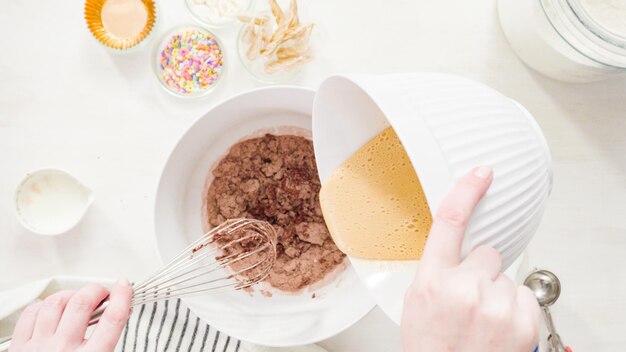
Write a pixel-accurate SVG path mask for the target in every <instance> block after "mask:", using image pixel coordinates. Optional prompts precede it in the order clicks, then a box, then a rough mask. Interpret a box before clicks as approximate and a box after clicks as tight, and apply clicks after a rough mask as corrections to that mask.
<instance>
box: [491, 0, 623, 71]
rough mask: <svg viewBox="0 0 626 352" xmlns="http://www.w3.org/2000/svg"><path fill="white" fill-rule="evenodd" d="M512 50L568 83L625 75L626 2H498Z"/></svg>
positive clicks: (530, 64) (526, 0) (599, 0)
mask: <svg viewBox="0 0 626 352" xmlns="http://www.w3.org/2000/svg"><path fill="white" fill-rule="evenodd" d="M498 13H499V16H500V23H501V25H502V29H503V30H504V34H505V35H506V37H507V39H508V41H509V43H510V44H511V46H512V47H513V50H515V52H516V53H517V55H518V56H519V57H520V58H521V59H522V61H524V62H525V63H526V64H527V65H528V66H530V67H532V68H533V69H535V70H537V71H539V72H541V73H542V74H544V75H546V76H548V77H551V78H554V79H557V80H561V81H566V82H591V81H599V80H603V79H607V78H610V77H616V76H620V75H626V0H499V1H498Z"/></svg>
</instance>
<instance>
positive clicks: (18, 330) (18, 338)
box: [11, 302, 43, 346]
mask: <svg viewBox="0 0 626 352" xmlns="http://www.w3.org/2000/svg"><path fill="white" fill-rule="evenodd" d="M42 304H43V302H37V303H33V304H31V305H30V306H28V307H26V309H24V311H23V312H22V314H21V315H20V317H19V319H18V320H17V324H15V329H14V330H13V336H12V342H11V345H12V346H21V345H22V344H24V343H25V342H27V341H28V340H30V338H31V337H32V336H33V330H34V329H35V322H36V321H37V315H38V314H39V310H40V309H41V305H42Z"/></svg>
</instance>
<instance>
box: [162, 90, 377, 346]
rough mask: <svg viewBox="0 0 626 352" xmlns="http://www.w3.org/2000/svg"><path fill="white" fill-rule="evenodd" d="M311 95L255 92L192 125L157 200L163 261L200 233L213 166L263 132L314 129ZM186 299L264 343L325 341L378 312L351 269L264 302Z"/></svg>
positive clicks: (236, 297)
mask: <svg viewBox="0 0 626 352" xmlns="http://www.w3.org/2000/svg"><path fill="white" fill-rule="evenodd" d="M314 94H315V92H314V91H312V90H308V89H303V88H295V87H273V88H264V89H258V90H254V91H251V92H247V93H244V94H241V95H238V96H235V97H233V98H231V99H229V100H226V101H225V102H223V103H221V104H219V105H217V106H216V107H214V108H213V109H211V110H210V111H209V112H207V113H206V114H205V115H204V116H202V117H201V118H200V119H199V120H198V121H196V123H194V124H193V125H192V126H191V127H190V128H189V130H188V131H187V132H186V133H185V134H184V135H183V137H182V138H181V139H180V141H179V142H178V144H177V145H176V147H175V148H174V150H173V151H172V153H171V155H170V156H169V159H168V161H167V163H166V165H165V169H164V170H163V173H162V175H161V180H160V181H159V187H158V190H157V195H156V206H155V232H156V236H157V242H158V248H159V252H160V255H161V258H162V260H163V262H168V261H169V259H171V258H173V257H174V256H175V255H176V254H178V252H180V251H181V250H183V249H184V248H185V247H186V246H187V245H188V244H189V243H191V242H193V241H194V240H195V239H197V238H199V237H200V236H201V235H202V233H203V232H202V223H203V221H202V216H201V214H202V210H201V208H202V196H203V192H204V185H205V179H206V177H207V175H208V173H209V171H210V169H211V167H212V166H213V165H215V164H216V163H217V162H218V161H219V160H220V158H221V157H223V156H224V155H226V153H227V152H228V149H229V148H230V147H231V146H232V145H234V144H235V143H237V142H238V141H240V140H242V139H244V138H246V137H249V136H250V135H252V134H254V133H256V132H258V131H259V130H264V131H274V132H275V133H280V132H281V131H282V129H280V128H278V127H281V126H293V127H299V128H303V129H306V130H310V129H311V111H312V105H313V98H314ZM312 292H315V294H316V295H315V296H316V297H315V298H312ZM184 301H185V303H187V304H188V305H189V307H190V308H191V310H193V312H194V313H196V314H197V315H198V316H199V317H201V318H202V319H204V320H205V321H206V322H208V323H209V324H210V325H212V326H213V327H215V328H216V329H219V330H221V331H223V332H225V333H227V334H229V335H232V336H234V337H237V338H240V339H243V340H246V341H250V342H254V343H257V344H261V345H267V346H293V345H301V344H307V343H312V342H317V341H320V340H323V339H326V338H328V337H331V336H333V335H335V334H337V333H339V332H341V331H343V330H344V329H346V328H348V327H349V326H351V325H352V324H354V323H355V322H357V321H358V320H359V319H361V318H362V317H363V316H364V315H365V314H366V313H367V312H369V311H370V310H371V309H372V308H373V307H374V302H373V301H372V299H371V296H370V295H369V293H368V291H367V289H366V288H365V286H364V285H363V284H362V283H361V282H360V281H359V279H358V277H357V275H356V273H355V272H354V270H353V269H352V267H350V266H348V268H347V269H346V270H345V271H343V272H342V274H341V275H340V276H339V277H337V278H336V279H335V280H334V281H333V282H332V283H330V284H328V285H326V286H323V287H321V288H316V289H314V290H312V291H305V292H304V293H302V294H300V295H286V294H279V293H276V292H273V297H265V296H263V295H261V294H259V293H258V292H257V293H256V294H253V295H250V294H248V293H246V292H241V291H235V290H233V291H230V292H221V293H216V294H205V295H202V296H195V297H187V298H185V299H184Z"/></svg>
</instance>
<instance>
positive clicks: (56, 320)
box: [9, 280, 132, 352]
mask: <svg viewBox="0 0 626 352" xmlns="http://www.w3.org/2000/svg"><path fill="white" fill-rule="evenodd" d="M107 295H108V296H109V305H108V306H107V308H106V310H105V311H104V313H103V315H102V318H100V321H99V322H98V325H97V326H96V328H95V330H94V331H93V333H92V335H91V336H90V337H89V339H85V331H86V330H87V327H88V323H89V319H91V314H92V312H93V311H94V310H95V308H96V307H97V306H98V304H100V302H101V301H102V300H103V299H105V298H106V297H107ZM131 295H132V289H131V286H130V284H129V283H128V281H127V280H120V281H118V282H117V283H116V284H115V286H113V288H112V289H111V293H110V294H109V291H107V289H105V288H104V287H102V286H100V285H89V286H86V287H84V288H82V289H81V290H79V291H77V292H74V291H61V292H57V293H55V294H53V295H51V296H49V297H47V298H46V299H45V300H43V301H41V302H38V303H35V304H33V305H31V306H29V307H27V308H26V309H25V310H24V312H22V315H20V318H19V320H18V322H17V325H16V326H15V331H14V332H13V340H12V341H11V346H10V347H9V352H31V351H32V352H41V351H46V352H73V351H89V352H104V351H107V352H109V351H113V349H114V348H115V345H116V344H117V341H118V340H119V338H120V334H121V333H122V330H124V326H125V325H126V320H128V316H129V314H130V299H131Z"/></svg>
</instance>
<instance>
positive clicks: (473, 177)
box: [423, 166, 493, 267]
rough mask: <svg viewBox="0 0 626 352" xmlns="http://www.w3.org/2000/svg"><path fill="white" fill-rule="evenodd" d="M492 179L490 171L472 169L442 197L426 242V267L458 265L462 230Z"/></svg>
mask: <svg viewBox="0 0 626 352" xmlns="http://www.w3.org/2000/svg"><path fill="white" fill-rule="evenodd" d="M492 178H493V172H492V170H491V168H489V167H486V166H481V167H478V168H475V169H474V170H472V171H471V172H470V173H468V174H467V175H465V176H463V177H462V178H461V179H460V180H459V181H458V182H457V184H456V185H455V186H454V188H453V189H452V191H451V192H450V193H449V194H448V195H447V196H446V197H445V199H444V200H443V202H442V203H441V205H440V207H439V210H438V211H437V214H436V215H435V217H434V219H433V225H432V227H431V229H430V234H429V235H428V240H427V241H426V247H425V249H424V255H423V261H424V262H425V263H427V265H429V266H435V267H452V266H456V265H458V264H459V261H460V260H461V259H460V256H461V244H462V243H463V237H464V235H465V229H466V227H467V224H468V222H469V219H470V216H471V214H472V211H473V210H474V208H475V207H476V205H477V204H478V202H479V201H480V199H481V198H482V196H483V195H484V194H485V192H486V191H487V188H489V185H490V184H491V180H492Z"/></svg>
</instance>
